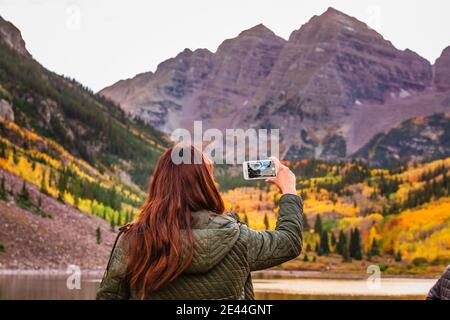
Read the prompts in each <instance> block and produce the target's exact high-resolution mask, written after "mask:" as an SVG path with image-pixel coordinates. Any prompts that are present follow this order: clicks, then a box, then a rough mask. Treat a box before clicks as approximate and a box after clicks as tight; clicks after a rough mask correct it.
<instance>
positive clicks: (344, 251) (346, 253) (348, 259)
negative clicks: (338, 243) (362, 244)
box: [342, 243, 352, 262]
mask: <svg viewBox="0 0 450 320" xmlns="http://www.w3.org/2000/svg"><path fill="white" fill-rule="evenodd" d="M342 261H343V262H351V261H352V258H351V256H350V250H349V246H348V244H347V243H345V244H344V247H343V249H342Z"/></svg>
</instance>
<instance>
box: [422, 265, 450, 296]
mask: <svg viewBox="0 0 450 320" xmlns="http://www.w3.org/2000/svg"><path fill="white" fill-rule="evenodd" d="M446 299H447V300H448V299H450V265H449V266H448V267H447V269H446V270H445V271H444V273H443V274H442V276H441V277H440V278H439V280H438V281H437V282H436V283H435V285H434V286H433V287H432V288H431V289H430V292H428V295H427V300H446Z"/></svg>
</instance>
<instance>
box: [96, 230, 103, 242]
mask: <svg viewBox="0 0 450 320" xmlns="http://www.w3.org/2000/svg"><path fill="white" fill-rule="evenodd" d="M95 238H96V240H97V244H100V243H101V242H102V231H101V230H100V227H97V229H96V230H95Z"/></svg>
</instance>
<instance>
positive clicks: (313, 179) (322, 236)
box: [224, 158, 450, 273]
mask: <svg viewBox="0 0 450 320" xmlns="http://www.w3.org/2000/svg"><path fill="white" fill-rule="evenodd" d="M286 164H287V165H289V166H290V167H291V169H292V170H294V171H295V172H296V174H297V177H298V181H297V188H298V190H299V193H300V194H301V195H302V197H303V199H304V212H305V215H306V220H305V221H304V229H305V230H306V231H307V232H306V233H305V240H304V249H305V250H304V252H303V254H302V256H301V257H299V258H298V259H297V260H296V261H294V262H291V263H288V264H286V265H284V268H289V269H300V270H305V269H306V270H322V271H326V270H330V271H333V270H334V271H336V272H337V271H341V272H342V271H358V272H365V271H364V270H365V266H367V263H369V262H370V261H377V262H378V263H379V264H380V265H382V266H383V268H385V270H389V271H388V272H391V273H400V272H402V273H426V272H431V273H433V272H439V268H442V266H444V265H446V264H448V263H450V241H449V236H450V225H449V222H450V210H449V208H450V198H449V195H450V179H449V176H450V158H447V159H445V160H436V161H433V162H429V163H426V164H421V165H410V166H400V167H397V168H396V169H392V170H386V169H373V168H370V167H367V166H366V165H364V164H363V163H358V162H347V163H335V164H332V163H327V162H322V161H317V160H312V161H307V160H305V161H301V162H299V161H296V162H286ZM278 198H279V193H278V192H277V191H276V190H275V189H274V188H271V187H267V186H266V185H265V184H257V183H255V184H254V187H237V188H234V189H232V190H228V191H226V192H224V199H225V203H226V206H227V208H228V209H229V210H232V211H236V212H238V213H239V214H240V216H241V219H242V220H243V221H245V222H247V223H248V224H249V225H250V227H252V228H256V229H260V230H264V229H271V228H273V227H274V226H275V221H276V202H277V199H278ZM356 230H357V231H356ZM355 232H356V233H357V235H356V233H355ZM439 266H441V267H439Z"/></svg>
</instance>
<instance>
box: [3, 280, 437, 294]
mask: <svg viewBox="0 0 450 320" xmlns="http://www.w3.org/2000/svg"><path fill="white" fill-rule="evenodd" d="M435 282H436V279H416V278H384V279H381V282H380V283H379V286H377V285H376V284H375V285H374V284H373V283H372V285H371V284H369V285H368V284H367V282H366V280H364V279H359V280H358V279H349V280H348V279H347V280H343V279H304V278H291V279H283V278H277V279H255V280H254V288H255V293H256V298H257V299H302V300H311V299H424V297H425V296H426V294H427V292H428V290H429V289H430V288H431V287H432V286H433V284H434V283H435ZM99 284H100V280H99V279H98V278H95V277H94V278H93V277H88V276H82V281H81V289H79V290H77V289H74V290H69V289H67V286H66V276H65V275H19V274H7V275H0V300H5V299H6V300H9V299H37V300H39V299H45V300H47V299H49V300H60V299H64V300H71V299H78V300H79V299H94V298H95V291H96V289H97V287H98V285H99Z"/></svg>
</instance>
